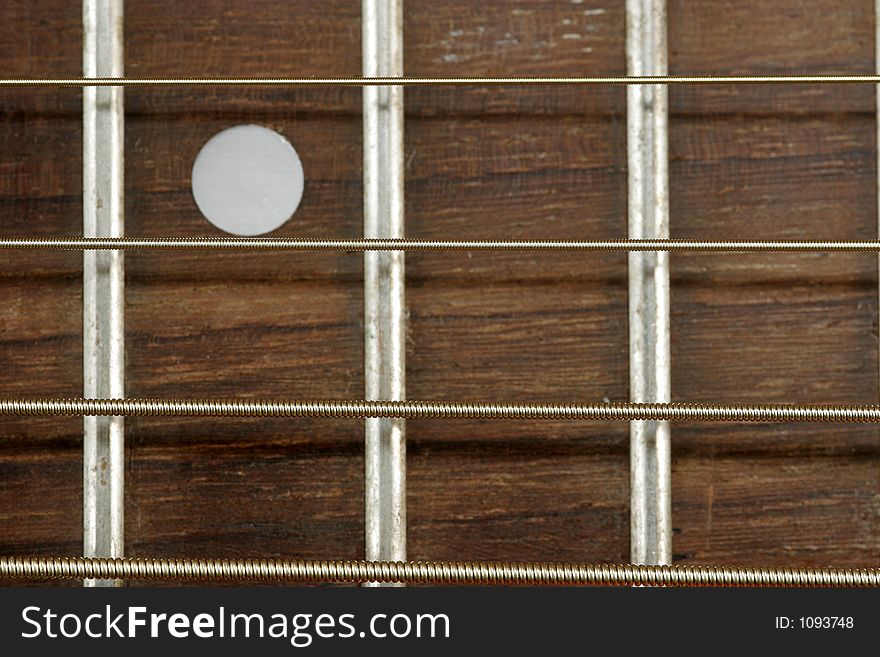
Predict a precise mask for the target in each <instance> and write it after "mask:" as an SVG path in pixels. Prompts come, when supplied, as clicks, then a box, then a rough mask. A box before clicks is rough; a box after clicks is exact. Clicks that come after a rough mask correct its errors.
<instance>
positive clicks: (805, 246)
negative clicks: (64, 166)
mask: <svg viewBox="0 0 880 657" xmlns="http://www.w3.org/2000/svg"><path fill="white" fill-rule="evenodd" d="M39 249H46V250H53V251H81V250H89V249H94V250H114V249H119V250H126V251H179V250H193V251H356V252H360V251H674V252H735V253H736V252H738V253H743V252H869V253H880V239H870V240H691V239H616V240H427V239H411V238H405V239H362V238H352V239H311V238H295V237H291V238H288V237H123V238H101V237H98V238H79V237H69V238H68V237H13V238H0V250H39Z"/></svg>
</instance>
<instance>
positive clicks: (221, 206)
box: [192, 125, 305, 236]
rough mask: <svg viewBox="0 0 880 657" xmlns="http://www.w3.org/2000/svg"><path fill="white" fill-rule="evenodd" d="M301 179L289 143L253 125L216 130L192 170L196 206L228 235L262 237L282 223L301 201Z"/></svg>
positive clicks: (296, 158) (265, 129) (302, 175)
mask: <svg viewBox="0 0 880 657" xmlns="http://www.w3.org/2000/svg"><path fill="white" fill-rule="evenodd" d="M304 182H305V177H304V174H303V167H302V162H301V161H300V159H299V155H297V153H296V150H294V148H293V146H292V145H291V144H290V142H289V141H287V139H285V138H284V137H283V136H281V135H280V134H278V133H277V132H275V131H274V130H270V129H269V128H264V127H262V126H258V125H239V126H235V127H233V128H228V129H226V130H223V131H222V132H218V133H217V134H216V135H214V136H213V137H211V139H209V140H208V142H207V143H206V144H205V145H204V146H203V147H202V150H201V151H199V154H198V156H197V157H196V161H195V164H193V170H192V193H193V198H194V199H195V202H196V205H198V206H199V210H201V211H202V214H203V215H205V218H206V219H207V220H208V221H210V222H211V223H212V224H214V225H215V226H216V227H217V228H219V229H220V230H223V231H225V232H227V233H231V234H232V235H242V236H253V235H263V234H265V233H269V232H271V231H273V230H275V229H277V228H280V227H281V226H283V225H284V224H285V223H286V222H287V220H288V219H290V217H291V216H293V213H294V212H295V211H296V209H297V207H298V206H299V203H300V201H301V200H302V195H303V186H304Z"/></svg>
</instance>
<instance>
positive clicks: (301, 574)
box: [0, 557, 880, 587]
mask: <svg viewBox="0 0 880 657" xmlns="http://www.w3.org/2000/svg"><path fill="white" fill-rule="evenodd" d="M0 578H17V579H83V578H100V579H135V580H138V579H139V580H166V581H167V580H172V581H181V580H196V581H204V580H212V581H227V582H241V581H273V582H287V583H293V582H389V583H390V582H397V583H407V584H495V585H511V584H526V585H552V584H556V585H569V586H571V585H580V586H639V585H644V586H693V587H696V586H701V587H703V586H707V587H708V586H712V587H722V586H725V587H729V586H786V587H793V586H810V587H876V586H880V570H876V569H859V568H762V567H739V566H646V565H633V564H589V563H540V562H514V563H504V562H479V561H408V562H402V561H342V560H338V561H319V560H307V559H290V560H276V559H83V558H78V557H77V558H70V557H0Z"/></svg>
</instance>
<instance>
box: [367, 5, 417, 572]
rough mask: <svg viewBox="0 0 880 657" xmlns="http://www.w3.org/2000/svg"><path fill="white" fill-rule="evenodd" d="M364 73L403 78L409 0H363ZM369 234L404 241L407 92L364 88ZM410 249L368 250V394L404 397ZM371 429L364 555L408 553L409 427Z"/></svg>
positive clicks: (395, 423)
mask: <svg viewBox="0 0 880 657" xmlns="http://www.w3.org/2000/svg"><path fill="white" fill-rule="evenodd" d="M362 21H363V37H362V38H363V75H364V76H365V77H377V76H402V75H403V0H363V5H362ZM363 103H364V108H363V111H364V147H363V148H364V237H374V238H375V237H388V238H400V237H403V236H404V225H403V214H404V205H403V188H404V184H403V175H404V174H403V89H402V88H401V87H366V88H364V90H363ZM404 312H405V311H404V254H403V252H402V251H390V252H375V251H373V252H367V253H365V254H364V360H365V363H364V364H365V374H364V377H365V385H366V398H367V399H393V400H400V399H404V398H405V395H406V366H405V347H406V345H405V327H404V323H405V317H404ZM364 428H365V449H366V456H365V462H366V465H365V497H366V499H365V505H366V516H365V531H366V558H367V559H377V560H392V561H398V560H403V559H405V558H406V433H405V430H406V425H405V421H404V420H402V419H393V420H392V419H368V420H366V421H365V423H364Z"/></svg>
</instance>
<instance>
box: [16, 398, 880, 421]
mask: <svg viewBox="0 0 880 657" xmlns="http://www.w3.org/2000/svg"><path fill="white" fill-rule="evenodd" d="M0 415H29V416H36V415H65V416H81V415H84V416H131V417H146V416H179V417H184V416H185V417H340V418H341V417H345V418H366V417H376V418H471V419H493V420H513V419H532V420H626V421H631V420H674V421H690V422H865V423H874V422H880V405H877V404H871V405H845V404H827V405H810V404H691V403H682V402H672V403H632V402H603V403H598V404H543V403H519V402H459V401H373V400H368V401H365V400H334V399H319V400H284V399H278V400H270V399H251V400H244V399H137V398H126V399H83V398H78V397H77V398H8V397H7V398H0Z"/></svg>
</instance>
